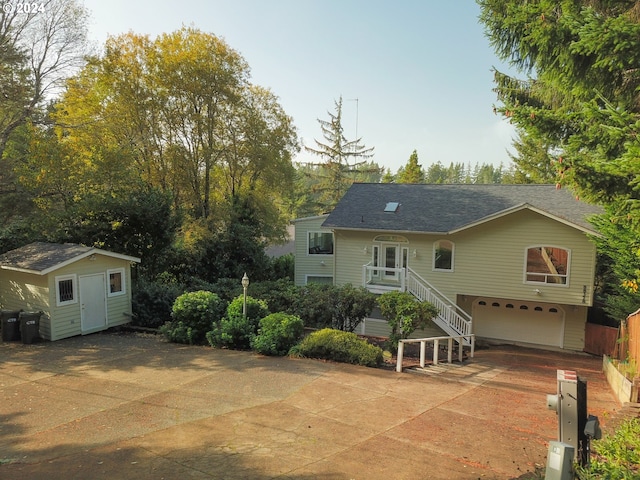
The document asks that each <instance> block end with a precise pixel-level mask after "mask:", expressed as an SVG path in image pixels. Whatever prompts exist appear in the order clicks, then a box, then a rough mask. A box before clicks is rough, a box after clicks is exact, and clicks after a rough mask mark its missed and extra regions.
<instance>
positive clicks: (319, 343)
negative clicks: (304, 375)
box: [291, 328, 383, 367]
mask: <svg viewBox="0 0 640 480" xmlns="http://www.w3.org/2000/svg"><path fill="white" fill-rule="evenodd" d="M291 354H292V355H297V356H301V357H308V358H323V359H326V360H333V361H335V362H343V363H351V364H354V365H364V366H366V367H377V366H379V365H381V364H382V361H383V356H382V349H381V348H380V347H376V346H375V345H371V344H370V343H368V342H367V341H366V340H363V339H361V338H359V337H358V336H357V335H356V334H355V333H351V332H343V331H341V330H334V329H331V328H325V329H322V330H318V331H317V332H313V333H311V334H310V335H308V336H307V337H305V338H304V339H303V340H302V342H300V343H299V344H298V345H297V346H295V347H293V348H292V350H291Z"/></svg>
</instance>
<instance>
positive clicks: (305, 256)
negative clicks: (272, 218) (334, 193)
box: [294, 215, 336, 285]
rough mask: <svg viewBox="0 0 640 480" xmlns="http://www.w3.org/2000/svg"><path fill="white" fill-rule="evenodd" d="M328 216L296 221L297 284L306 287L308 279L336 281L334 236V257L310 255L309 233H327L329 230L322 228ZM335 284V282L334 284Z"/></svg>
mask: <svg viewBox="0 0 640 480" xmlns="http://www.w3.org/2000/svg"><path fill="white" fill-rule="evenodd" d="M326 218H327V215H320V216H317V217H308V218H300V219H297V220H295V221H294V226H295V246H296V250H295V284H296V285H306V284H307V279H308V277H310V276H311V277H324V278H327V277H329V278H332V279H335V275H334V258H335V252H336V243H335V242H336V239H335V236H334V240H333V241H334V244H333V251H334V255H320V254H313V255H312V254H309V247H308V234H309V232H327V233H331V230H330V229H328V228H322V226H321V225H322V223H323V222H324V221H325V220H326ZM332 283H333V282H332Z"/></svg>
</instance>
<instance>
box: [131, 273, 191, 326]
mask: <svg viewBox="0 0 640 480" xmlns="http://www.w3.org/2000/svg"><path fill="white" fill-rule="evenodd" d="M131 290H132V291H131V303H132V310H133V320H132V322H131V323H132V324H133V325H136V326H139V327H148V328H159V327H161V326H162V325H163V324H164V323H165V322H169V321H170V320H171V311H172V308H173V304H174V303H175V301H176V298H178V297H179V296H180V295H181V294H182V293H183V292H184V286H182V285H180V284H178V283H176V282H166V281H163V280H149V279H147V278H145V277H143V276H140V277H138V278H137V279H136V280H135V282H134V284H133V288H132V289H131Z"/></svg>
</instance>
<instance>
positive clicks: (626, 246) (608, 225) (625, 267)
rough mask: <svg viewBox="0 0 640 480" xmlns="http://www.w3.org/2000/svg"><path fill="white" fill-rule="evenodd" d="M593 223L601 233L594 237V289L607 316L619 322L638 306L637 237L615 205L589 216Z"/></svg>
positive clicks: (639, 302) (639, 245) (638, 244)
mask: <svg viewBox="0 0 640 480" xmlns="http://www.w3.org/2000/svg"><path fill="white" fill-rule="evenodd" d="M592 223H593V224H594V226H595V227H596V228H597V229H598V231H599V232H600V233H601V234H602V236H601V237H594V238H593V241H594V242H595V243H596V246H597V251H598V259H597V266H598V268H597V272H596V274H597V286H596V287H597V288H596V292H595V293H596V295H597V297H598V298H597V300H598V303H601V304H602V306H603V309H604V311H605V312H606V313H607V315H608V317H609V318H610V319H611V320H613V321H614V322H615V325H618V324H619V323H620V321H621V320H623V319H625V318H626V317H627V316H628V315H629V314H630V313H631V312H635V311H636V310H637V309H638V308H640V292H638V286H637V285H638V284H637V280H635V279H637V278H638V277H639V276H640V270H639V268H638V252H640V241H639V240H638V236H637V234H636V232H635V231H634V228H633V225H632V221H631V220H630V219H629V218H628V217H627V216H626V215H619V214H618V210H617V208H616V207H615V206H614V205H610V206H608V207H606V209H605V214H604V215H600V216H598V217H596V218H594V219H592Z"/></svg>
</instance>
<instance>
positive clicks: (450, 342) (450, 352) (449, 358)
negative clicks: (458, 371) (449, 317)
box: [447, 337, 453, 363]
mask: <svg viewBox="0 0 640 480" xmlns="http://www.w3.org/2000/svg"><path fill="white" fill-rule="evenodd" d="M447 343H448V345H447V362H449V363H451V362H452V361H453V338H452V337H450V338H449V339H448V340H447Z"/></svg>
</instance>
